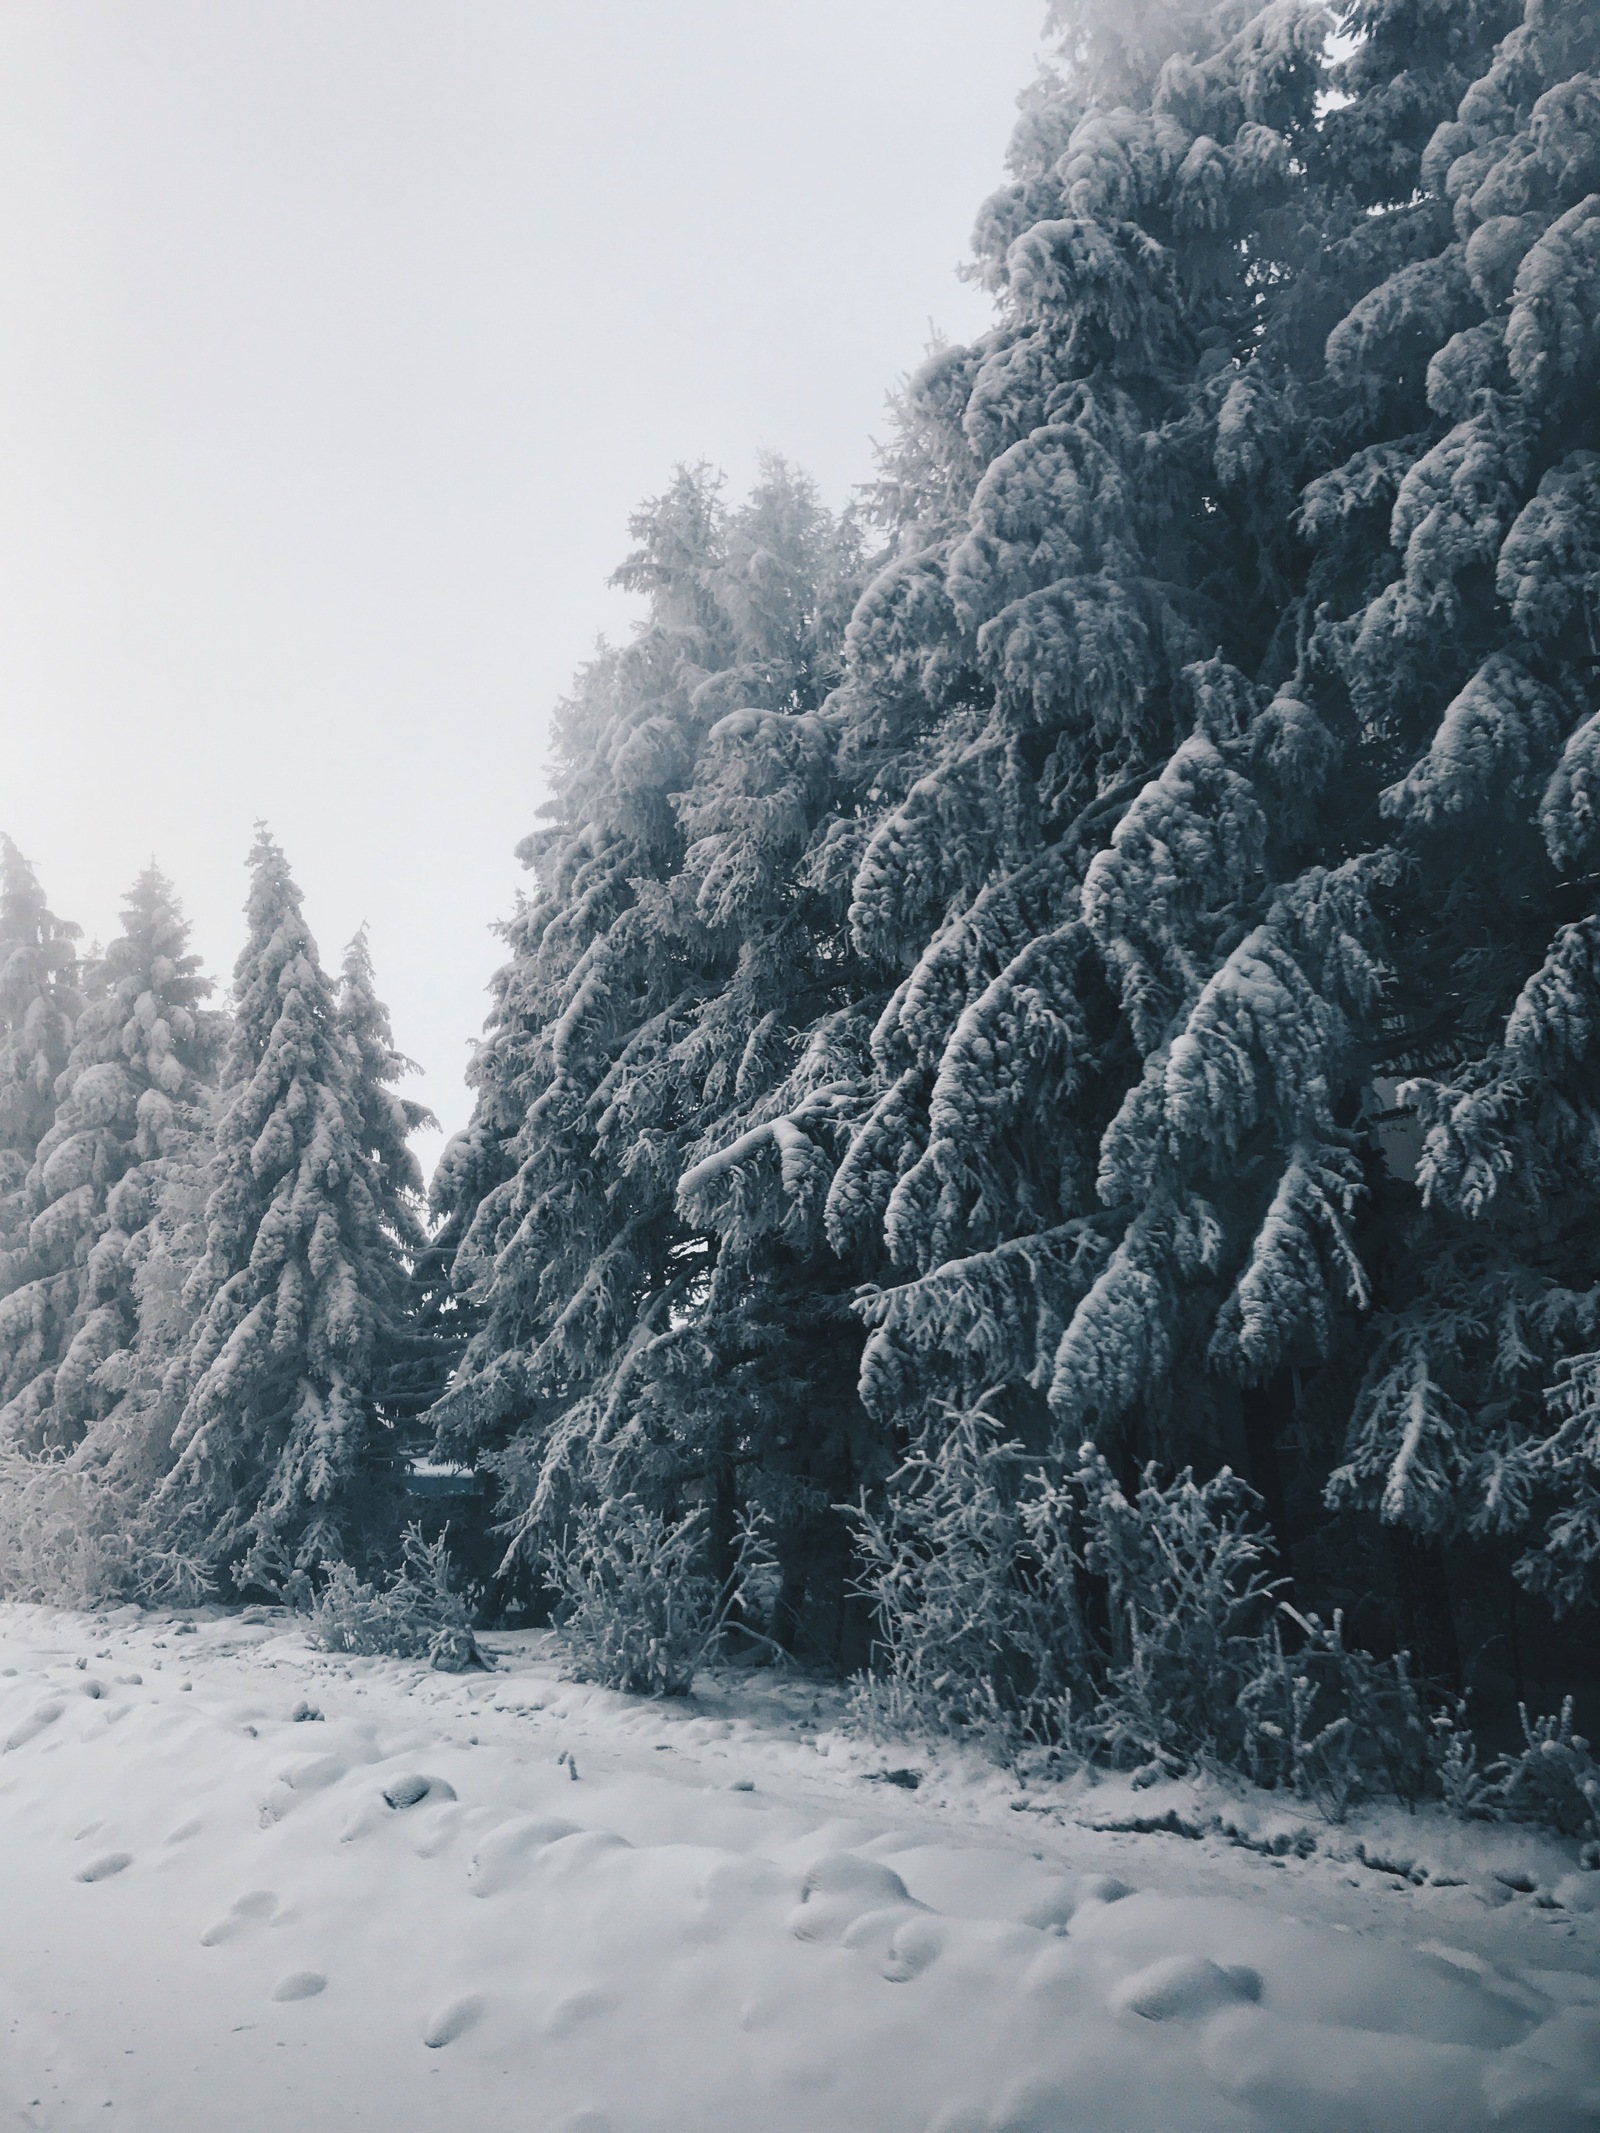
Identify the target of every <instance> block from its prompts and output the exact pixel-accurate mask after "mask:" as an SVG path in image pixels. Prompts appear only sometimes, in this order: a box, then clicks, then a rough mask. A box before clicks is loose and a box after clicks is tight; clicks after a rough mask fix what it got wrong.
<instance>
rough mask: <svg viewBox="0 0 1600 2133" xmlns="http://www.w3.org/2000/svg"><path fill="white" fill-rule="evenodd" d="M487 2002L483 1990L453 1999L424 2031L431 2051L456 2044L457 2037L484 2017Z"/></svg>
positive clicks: (425, 2041) (426, 2043) (464, 2033)
mask: <svg viewBox="0 0 1600 2133" xmlns="http://www.w3.org/2000/svg"><path fill="white" fill-rule="evenodd" d="M486 2005H487V2002H486V2001H485V1999H484V1997H483V1994H482V1993H481V1992H469V1993H467V1994H466V1996H465V1997H464V1998H463V1999H459V2000H452V2001H451V2002H450V2005H449V2006H448V2007H443V2008H441V2009H440V2010H439V2012H438V2013H437V2014H436V2015H435V2016H434V2018H433V2020H432V2021H431V2022H430V2023H429V2024H428V2026H427V2028H426V2029H425V2030H424V2031H423V2032H422V2041H423V2043H424V2044H425V2045H426V2046H427V2047H428V2049H429V2051H431V2052H436V2051H439V2050H441V2049H442V2048H443V2046H445V2045H446V2044H454V2042H455V2041H456V2039H457V2037H464V2036H465V2035H466V2033H467V2031H468V2030H469V2029H472V2028H474V2027H475V2026H476V2024H477V2023H478V2022H479V2021H480V2020H481V2019H482V2016H483V2011H484V2008H485V2006H486Z"/></svg>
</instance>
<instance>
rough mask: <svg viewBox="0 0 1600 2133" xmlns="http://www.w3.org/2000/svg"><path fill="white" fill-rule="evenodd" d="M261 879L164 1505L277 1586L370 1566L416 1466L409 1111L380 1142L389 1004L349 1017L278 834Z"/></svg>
mask: <svg viewBox="0 0 1600 2133" xmlns="http://www.w3.org/2000/svg"><path fill="white" fill-rule="evenodd" d="M250 866H251V870H252V881H251V889H250V898H249V903H248V905H247V916H248V925H249V931H248V938H247V940H246V943H245V947H244V949H243V951H242V953H241V955H240V957H239V960H238V963H237V964H236V966H235V970H234V1019H233V1027H232V1030H231V1033H230V1036H229V1040H228V1047H227V1051H226V1054H225V1057H224V1060H223V1068H222V1077H221V1089H220V1098H219V1109H218V1116H217V1122H216V1129H215V1154H214V1158H213V1163H212V1174H211V1179H210V1190H209V1197H208V1199H207V1203H206V1209H205V1250H204V1256H203V1257H202V1259H201V1261H200V1263H199V1265H198V1267H197V1268H196V1269H195V1272H194V1274H193V1275H192V1276H191V1278H190V1284H189V1288H190V1295H191V1297H192V1299H193V1302H194V1304H195V1305H196V1307H197V1309H198V1316H197V1319H196V1323H195V1328H194V1334H193V1338H192V1342H191V1345H190V1348H189V1351H188V1354H187V1356H186V1359H185V1393H186V1397H185V1400H184V1404H183V1408H182V1413H181V1416H180V1418H179V1420H178V1423H177V1427H176V1430H175V1433H174V1438H173V1446H174V1450H175V1452H176V1454H177V1457H176V1462H175V1464H174V1466H173V1468H172V1471H171V1473H170V1474H169V1475H168V1476H167V1478H166V1480H165V1482H164V1483H163V1485H162V1488H161V1491H160V1496H159V1499H158V1502H157V1505H156V1511H157V1515H158V1517H159V1518H160V1520H161V1521H162V1522H163V1523H164V1526H165V1529H166V1530H167V1531H168V1532H169V1533H170V1534H171V1535H172V1536H173V1537H174V1538H175V1539H176V1540H178V1541H179V1542H181V1543H182V1544H184V1545H186V1546H187V1547H189V1548H190V1549H191V1550H193V1551H194V1552H196V1553H200V1554H204V1555H206V1556H208V1557H209V1558H210V1559H211V1560H213V1561H214V1562H215V1563H216V1564H217V1565H218V1566H219V1568H226V1569H227V1570H228V1571H229V1572H230V1573H231V1575H232V1577H233V1580H234V1582H235V1583H236V1584H238V1585H239V1586H240V1587H248V1586H250V1585H252V1584H256V1585H263V1586H267V1587H269V1588H270V1587H273V1586H275V1585H276V1584H277V1583H278V1582H279V1581H281V1579H282V1578H283V1577H284V1576H285V1575H287V1574H290V1573H292V1572H294V1571H301V1572H313V1571H315V1570H316V1569H317V1568H318V1567H319V1566H320V1565H323V1564H327V1563H331V1562H335V1561H342V1560H350V1559H361V1558H362V1557H363V1556H364V1554H365V1552H366V1551H368V1550H369V1549H370V1548H371V1547H372V1546H374V1545H375V1544H379V1543H381V1542H382V1541H383V1540H384V1539H385V1538H386V1537H387V1535H388V1533H389V1530H390V1528H391V1526H392V1523H393V1515H394V1509H395V1490H396V1464H397V1455H396V1449H395V1442H394V1435H393V1432H392V1430H391V1429H390V1428H388V1427H387V1426H386V1424H385V1423H384V1421H383V1419H382V1417H381V1415H380V1413H379V1408H378V1391H379V1386H378V1375H379V1371H380V1369H381V1365H382V1357H383V1353H384V1346H385V1342H386V1341H387V1340H388V1339H389V1338H390V1337H391V1333H392V1330H393V1328H394V1325H395V1322H396V1321H397V1320H398V1318H399V1316H400V1314H401V1312H402V1311H403V1308H404V1295H405V1283H406V1263H405V1247H404V1244H403V1242H402V1240H401V1238H400V1237H399V1235H398V1234H397V1233H396V1231H395V1229H394V1227H393V1217H394V1215H395V1214H396V1212H397V1211H398V1210H399V1209H400V1208H401V1206H402V1204H403V1203H402V1202H401V1201H400V1200H398V1199H397V1198H396V1197H395V1194H396V1189H397V1187H398V1189H399V1190H401V1191H403V1189H404V1182H405V1181H404V1177H403V1174H402V1175H401V1176H400V1177H399V1178H398V1179H397V1178H396V1176H395V1165H396V1162H397V1159H398V1155H399V1144H398V1143H397V1142H396V1140H395V1138H394V1134H393V1131H392V1127H393V1124H394V1121H393V1118H392V1116H391V1117H390V1118H389V1119H388V1120H386V1122H385V1123H384V1125H383V1127H382V1130H381V1132H380V1133H379V1134H378V1136H377V1147H376V1149H375V1150H371V1151H369V1147H368V1145H367V1140H368V1136H369V1134H370V1133H371V1132H372V1130H373V1127H374V1122H375V1121H376V1120H377V1119H378V1117H379V1114H380V1112H381V1111H382V1109H383V1097H384V1090H383V1086H382V1083H383V1079H384V1077H386V1076H387V1074H388V1073H389V1072H390V1071H391V1070H392V1068H393V1065H394V1059H393V1055H392V1053H391V1052H389V1051H388V1050H387V1048H386V1046H385V1045H384V1043H383V1040H382V1021H383V1018H382V1014H381V1010H378V1009H377V1008H376V1003H375V1002H374V1003H372V1004H371V1005H370V1006H368V1005H366V1004H365V1003H364V1002H363V1003H353V1014H352V1022H351V1024H350V1026H349V1027H348V1028H347V1027H346V1026H344V1025H343V1024H342V1023H341V1018H340V1011H339V1003H338V999H337V996H336V994H335V991H334V987H333V986H332V984H331V983H330V981H329V979H328V978H327V977H326V975H325V974H324V972H323V970H322V968H321V965H320V964H319V962H318V959H317V950H316V943H315V942H314V940H313V939H312V937H311V934H310V931H309V930H308V928H307V926H306V923H305V919H304V916H303V914H302V911H301V904H300V894H299V891H298V890H297V888H296V887H295V885H294V882H293V881H292V879H291V878H290V874H289V870H288V866H287V864H286V862H285V859H284V856H283V853H282V851H281V850H280V849H279V847H278V846H277V845H276V844H275V843H274V842H273V840H272V838H271V837H270V836H269V835H268V834H267V832H266V830H265V829H262V830H261V831H260V832H259V833H258V836H257V839H256V844H255V847H254V849H253V851H252V853H251V855H250ZM357 977H358V979H359V978H360V977H361V973H360V972H358V973H357ZM363 1046H365V1047H366V1050H365V1051H364V1050H363ZM380 1054H381V1055H382V1056H381V1057H380V1056H379V1055H380ZM374 1065H376V1067H377V1071H378V1075H379V1080H378V1081H377V1082H376V1083H372V1082H370V1079H369V1072H368V1070H369V1069H371V1068H372V1067H373V1066H374ZM385 1166H387V1168H386V1167H385ZM386 1217H387V1218H388V1219H386Z"/></svg>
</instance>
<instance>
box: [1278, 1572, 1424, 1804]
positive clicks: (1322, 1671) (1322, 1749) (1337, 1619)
mask: <svg viewBox="0 0 1600 2133" xmlns="http://www.w3.org/2000/svg"><path fill="white" fill-rule="evenodd" d="M1285 1622H1287V1623H1288V1624H1289V1625H1290V1627H1291V1630H1292V1633H1293V1638H1294V1642H1293V1646H1292V1648H1289V1649H1286V1648H1285V1642H1284V1635H1283V1626H1284V1623H1285ZM1254 1659H1255V1668H1254V1671H1253V1673H1252V1674H1251V1675H1250V1678H1249V1679H1248V1680H1247V1681H1246V1682H1245V1684H1244V1686H1243V1687H1242V1689H1241V1690H1240V1692H1239V1695H1238V1699H1237V1708H1238V1711H1239V1714H1240V1716H1241V1718H1242V1719H1243V1721H1244V1730H1243V1736H1242V1750H1243V1754H1242V1767H1243V1768H1244V1769H1245V1771H1246V1772H1247V1773H1248V1775H1249V1776H1250V1777H1251V1778H1252V1779H1253V1780H1254V1781H1255V1783H1256V1784H1258V1785H1266V1786H1269V1787H1278V1786H1286V1787H1289V1788H1290V1789H1292V1790H1293V1791H1295V1792H1297V1793H1299V1794H1300V1795H1301V1797H1302V1798H1309V1799H1313V1800H1315V1801H1316V1802H1317V1804H1318V1806H1319V1807H1320V1808H1321V1809H1322V1812H1323V1813H1324V1814H1325V1815H1326V1816H1327V1818H1328V1820H1329V1821H1330V1822H1342V1821H1343V1820H1344V1819H1345V1816H1346V1815H1347V1814H1348V1813H1349V1811H1350V1809H1351V1807H1352V1806H1354V1805H1355V1804H1356V1803H1357V1802H1358V1801H1359V1800H1363V1799H1369V1798H1372V1797H1373V1796H1374V1795H1377V1794H1380V1793H1388V1794H1392V1795H1393V1797H1394V1798H1395V1799H1397V1800H1404V1801H1406V1802H1407V1803H1410V1802H1412V1801H1415V1800H1418V1799H1421V1798H1422V1797H1423V1796H1424V1795H1425V1794H1426V1793H1428V1792H1431V1791H1436V1790H1438V1789H1440V1786H1441V1778H1440V1771H1441V1769H1442V1768H1443V1765H1444V1761H1445V1758H1446V1756H1447V1755H1448V1753H1449V1749H1448V1744H1446V1746H1445V1747H1444V1748H1443V1749H1442V1750H1441V1746H1440V1743H1439V1738H1438V1728H1437V1726H1436V1725H1430V1723H1429V1720H1428V1716H1427V1712H1426V1709H1425V1707H1424V1704H1423V1700H1422V1695H1421V1692H1420V1691H1419V1689H1418V1686H1417V1684H1416V1683H1415V1682H1414V1681H1413V1680H1412V1678H1411V1672H1410V1666H1409V1662H1408V1659H1407V1655H1406V1654H1405V1653H1404V1652H1397V1653H1396V1654H1395V1655H1394V1657H1393V1658H1391V1659H1375V1658H1374V1657H1373V1656H1372V1654H1371V1653H1370V1652H1364V1651H1362V1650H1360V1649H1359V1647H1352V1646H1350V1645H1348V1644H1346V1643H1345V1641H1344V1618H1343V1616H1342V1614H1340V1613H1337V1612H1336V1613H1335V1615H1334V1617H1333V1621H1332V1623H1331V1624H1329V1623H1324V1622H1322V1621H1320V1620H1319V1619H1318V1617H1317V1616H1316V1615H1302V1614H1300V1613H1298V1612H1297V1611H1296V1610H1295V1609H1294V1608H1292V1607H1289V1606H1285V1605H1283V1604H1281V1603H1280V1605H1279V1607H1278V1610H1277V1618H1276V1619H1275V1620H1274V1621H1273V1622H1272V1623H1271V1625H1270V1627H1269V1628H1268V1629H1267V1631H1266V1632H1265V1633H1264V1634H1263V1635H1262V1636H1260V1637H1258V1638H1257V1639H1256V1640H1255V1643H1254ZM1236 1766H1237V1759H1236Z"/></svg>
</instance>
